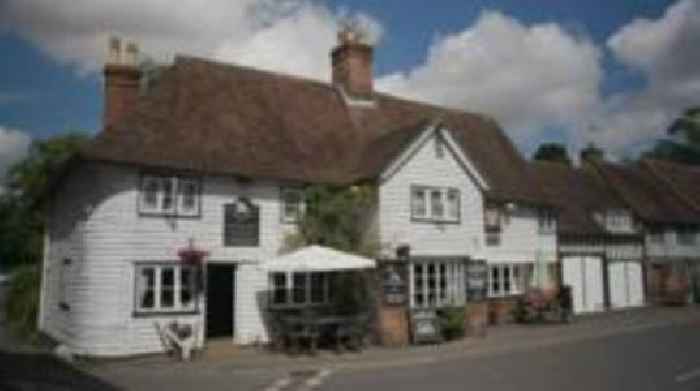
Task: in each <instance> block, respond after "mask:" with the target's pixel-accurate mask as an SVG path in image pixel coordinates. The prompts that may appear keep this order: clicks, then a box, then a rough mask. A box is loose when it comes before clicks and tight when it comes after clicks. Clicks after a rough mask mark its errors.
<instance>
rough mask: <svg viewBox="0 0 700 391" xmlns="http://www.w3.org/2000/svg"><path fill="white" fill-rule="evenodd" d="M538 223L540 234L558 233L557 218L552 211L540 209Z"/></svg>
mask: <svg viewBox="0 0 700 391" xmlns="http://www.w3.org/2000/svg"><path fill="white" fill-rule="evenodd" d="M537 222H538V227H539V232H540V234H553V233H555V232H556V231H557V217H556V214H555V213H554V211H552V210H550V209H540V211H539V215H538V219H537Z"/></svg>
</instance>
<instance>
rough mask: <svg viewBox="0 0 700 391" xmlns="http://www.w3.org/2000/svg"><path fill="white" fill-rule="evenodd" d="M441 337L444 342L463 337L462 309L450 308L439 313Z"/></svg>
mask: <svg viewBox="0 0 700 391" xmlns="http://www.w3.org/2000/svg"><path fill="white" fill-rule="evenodd" d="M440 315H441V317H442V335H443V337H444V338H445V339H446V340H448V341H449V340H452V339H457V338H462V337H464V332H465V329H464V322H465V315H466V312H465V310H464V307H451V308H447V309H445V310H442V311H441V314H440Z"/></svg>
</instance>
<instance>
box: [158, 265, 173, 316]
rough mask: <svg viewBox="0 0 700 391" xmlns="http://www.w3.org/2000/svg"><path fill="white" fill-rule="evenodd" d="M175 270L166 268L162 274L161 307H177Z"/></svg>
mask: <svg viewBox="0 0 700 391" xmlns="http://www.w3.org/2000/svg"><path fill="white" fill-rule="evenodd" d="M174 283H175V269H173V268H172V267H164V268H163V269H162V270H161V272H160V306H161V307H163V308H172V307H173V306H174V305H175V286H174Z"/></svg>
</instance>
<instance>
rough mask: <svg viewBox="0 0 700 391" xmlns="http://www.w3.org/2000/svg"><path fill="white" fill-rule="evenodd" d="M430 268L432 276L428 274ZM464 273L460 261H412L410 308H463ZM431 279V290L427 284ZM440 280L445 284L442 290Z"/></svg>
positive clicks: (464, 296) (464, 301) (410, 268)
mask: <svg viewBox="0 0 700 391" xmlns="http://www.w3.org/2000/svg"><path fill="white" fill-rule="evenodd" d="M417 266H420V269H419V268H418V267H417ZM430 266H432V267H433V270H434V273H433V274H432V275H431V274H430V273H428V269H429V267H430ZM465 271H466V270H465V265H464V262H463V261H460V260H425V261H412V262H411V264H410V267H409V281H410V295H409V296H410V305H411V308H442V307H454V306H463V305H464V304H465V303H466V286H465V284H466V282H465ZM431 279H433V280H434V282H435V285H434V289H432V290H431V289H430V284H429V282H430V280H431ZM442 280H444V282H445V287H444V288H443V287H442V286H441V281H442ZM417 282H421V283H420V284H417ZM418 286H420V289H419V288H418ZM419 297H421V299H420V300H419V299H418V298H419ZM431 297H432V300H431Z"/></svg>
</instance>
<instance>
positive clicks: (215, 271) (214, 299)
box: [207, 264, 236, 337]
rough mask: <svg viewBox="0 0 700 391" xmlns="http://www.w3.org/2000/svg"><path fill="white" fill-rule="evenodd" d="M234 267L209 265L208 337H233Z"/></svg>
mask: <svg viewBox="0 0 700 391" xmlns="http://www.w3.org/2000/svg"><path fill="white" fill-rule="evenodd" d="M235 271H236V268H235V266H234V265H212V264H208V265H207V337H223V336H227V337H231V336H233V306H234V299H233V298H234V283H235V278H234V276H235Z"/></svg>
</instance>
